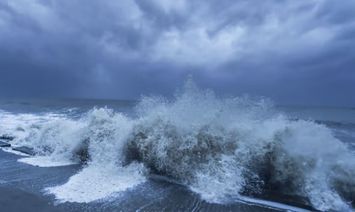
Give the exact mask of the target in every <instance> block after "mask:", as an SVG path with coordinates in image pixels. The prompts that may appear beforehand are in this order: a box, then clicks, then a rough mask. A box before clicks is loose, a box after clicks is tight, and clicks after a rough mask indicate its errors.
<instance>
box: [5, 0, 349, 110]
mask: <svg viewBox="0 0 355 212" xmlns="http://www.w3.org/2000/svg"><path fill="white" fill-rule="evenodd" d="M353 14H355V1H353V0H344V1H341V2H339V1H336V0H301V1H291V0H285V1H278V0H268V1H256V0H251V1H246V0H237V1H235V0H207V1H205V0H204V1H203V0H196V1H187V0H175V1H169V0H146V1H143V0H136V1H132V0H121V1H117V0H105V1H95V0H87V1H82V0H61V1H54V0H51V1H48V0H47V1H45V0H3V1H1V2H0V96H2V97H4V98H6V97H14V96H20V97H83V98H138V97H139V96H140V95H142V94H143V95H144V94H162V95H170V94H172V93H173V92H174V90H175V88H176V87H177V86H179V85H181V83H182V82H183V80H184V79H185V78H186V76H187V75H188V74H192V75H193V76H194V79H195V80H196V81H197V83H198V84H200V85H201V86H202V87H209V88H212V89H214V90H216V91H217V92H218V93H221V94H223V95H239V94H243V93H249V94H251V95H259V96H260V95H262V96H267V97H271V98H272V99H274V100H275V101H276V102H280V103H284V104H289V103H290V104H294V103H295V104H325V105H348V106H354V105H355V96H354V90H355V70H354V67H355V16H354V15H353Z"/></svg>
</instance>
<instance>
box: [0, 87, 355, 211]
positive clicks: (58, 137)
mask: <svg viewBox="0 0 355 212" xmlns="http://www.w3.org/2000/svg"><path fill="white" fill-rule="evenodd" d="M2 135H4V136H5V137H4V139H2V142H5V143H10V144H11V145H12V147H6V148H2V149H3V150H4V151H6V152H2V153H0V163H1V168H0V187H3V188H6V189H11V188H13V189H14V190H13V193H15V194H14V195H19V196H23V197H24V198H23V199H24V200H23V201H24V202H25V203H24V204H29V205H31V204H30V203H28V201H29V202H31V201H34V202H36V201H37V202H39V203H38V204H39V206H36V207H37V208H35V207H34V208H32V211H35V210H38V207H41V205H42V206H43V210H48V208H46V207H45V205H48V204H49V205H55V206H48V207H53V208H54V209H57V210H63V211H64V210H66V211H77V210H84V211H116V210H124V211H136V210H139V209H141V210H142V211H160V210H165V211H172V210H173V211H178V210H180V211H193V210H202V211H207V210H209V211H215V210H220V211H230V210H242V211H257V210H260V211H265V210H301V209H300V208H306V209H311V208H313V209H318V210H331V209H333V210H349V211H350V210H352V209H351V208H352V205H351V203H349V202H351V201H353V200H354V194H355V193H354V191H355V189H354V188H355V181H354V180H353V178H352V177H351V176H354V175H353V174H354V173H355V170H354V169H355V166H354V164H355V155H354V152H353V150H354V147H355V110H354V109H353V108H332V107H305V106H302V107H300V106H272V105H269V104H267V103H265V102H264V101H263V100H260V101H257V100H248V99H243V98H235V99H220V98H218V97H215V96H213V95H212V96H211V94H209V93H205V92H204V91H185V93H183V94H181V95H179V96H177V97H176V99H174V100H162V99H160V98H157V97H151V98H145V99H143V100H142V101H119V100H1V101H0V136H2ZM8 137H9V138H11V139H12V138H13V139H12V140H11V139H8ZM18 146H26V147H28V148H30V149H31V150H32V151H33V152H34V153H35V154H36V156H31V157H28V156H21V155H16V154H15V153H16V151H13V150H12V148H13V147H18ZM83 155H84V156H85V157H83ZM18 160H19V161H18ZM69 164H73V165H69ZM116 169H117V170H116ZM15 189H19V190H15ZM4 191H5V190H4ZM1 192H2V190H1V189H0V193H1ZM21 192H25V193H21ZM1 195H5V194H1ZM31 195H35V197H36V198H39V200H36V199H35V198H30V197H31ZM5 196H6V195H5ZM27 197H28V198H27ZM7 201H8V202H9V203H10V206H9V205H7V206H4V205H2V206H0V207H5V208H4V210H6V209H8V210H11V209H16V207H13V208H11V204H14V205H16V204H20V203H18V202H16V201H13V202H11V201H12V200H10V199H7ZM26 201H27V203H26ZM278 203H282V204H278ZM292 206H295V207H292ZM29 207H30V206H29ZM53 208H51V209H53Z"/></svg>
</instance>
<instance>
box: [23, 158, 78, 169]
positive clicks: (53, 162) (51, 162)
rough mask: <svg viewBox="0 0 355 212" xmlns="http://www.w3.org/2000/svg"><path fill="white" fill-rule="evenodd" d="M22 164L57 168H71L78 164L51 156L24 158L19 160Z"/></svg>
mask: <svg viewBox="0 0 355 212" xmlns="http://www.w3.org/2000/svg"><path fill="white" fill-rule="evenodd" d="M18 161H19V162H21V163H26V164H30V165H32V166H38V167H55V166H69V165H74V164H77V163H76V162H74V161H72V160H69V159H67V160H64V159H62V158H60V159H57V158H55V157H51V156H34V157H24V158H20V159H18Z"/></svg>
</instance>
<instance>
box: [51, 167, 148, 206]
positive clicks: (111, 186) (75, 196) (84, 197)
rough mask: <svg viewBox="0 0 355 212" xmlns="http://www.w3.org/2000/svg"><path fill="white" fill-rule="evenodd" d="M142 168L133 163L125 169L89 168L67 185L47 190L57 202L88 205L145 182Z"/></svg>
mask: <svg viewBox="0 0 355 212" xmlns="http://www.w3.org/2000/svg"><path fill="white" fill-rule="evenodd" d="M143 172H144V166H143V165H142V164H138V163H133V164H131V165H129V166H127V167H107V166H105V165H104V166H89V167H87V168H84V169H83V170H82V171H80V172H79V173H78V174H76V175H74V176H72V177H71V178H70V179H69V181H68V182H67V183H65V184H64V185H59V186H55V187H50V188H47V189H46V191H47V192H48V193H50V194H54V195H55V196H56V198H57V200H58V201H59V202H80V203H88V202H92V201H97V200H100V199H105V198H109V197H111V196H113V195H115V194H117V193H118V192H123V191H126V190H127V189H130V188H133V187H135V186H137V185H139V184H141V183H143V182H144V181H145V177H144V175H143Z"/></svg>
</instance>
